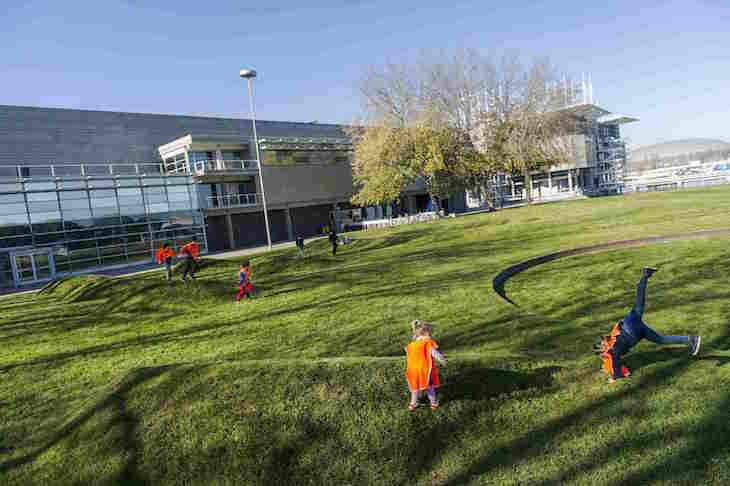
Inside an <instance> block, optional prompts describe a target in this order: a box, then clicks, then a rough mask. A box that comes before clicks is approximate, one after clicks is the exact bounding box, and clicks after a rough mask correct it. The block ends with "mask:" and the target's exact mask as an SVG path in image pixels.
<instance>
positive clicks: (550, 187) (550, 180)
mask: <svg viewBox="0 0 730 486" xmlns="http://www.w3.org/2000/svg"><path fill="white" fill-rule="evenodd" d="M548 190H549V191H550V192H553V177H552V172H551V171H549V170H548Z"/></svg>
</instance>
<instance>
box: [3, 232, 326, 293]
mask: <svg viewBox="0 0 730 486" xmlns="http://www.w3.org/2000/svg"><path fill="white" fill-rule="evenodd" d="M321 238H327V237H326V236H317V237H315V238H309V239H307V240H304V245H305V247H306V245H307V243H309V242H312V241H315V240H319V239H321ZM295 245H296V242H294V241H286V242H283V243H276V244H274V245H272V246H271V249H272V250H280V249H283V248H290V247H291V248H293V247H294V246H295ZM267 251H268V247H267V246H266V245H263V246H256V247H252V248H242V249H240V250H230V251H225V252H221V253H211V254H205V255H203V258H211V259H214V260H225V259H227V258H240V257H242V256H246V255H256V254H259V253H266V252H267ZM163 270H164V267H162V266H160V265H157V264H156V263H152V262H149V263H143V264H140V265H134V266H131V267H122V268H112V269H106V270H98V271H93V272H88V273H85V275H104V276H107V277H112V278H123V277H131V276H135V275H141V274H144V273H149V272H162V271H163ZM82 275H84V274H82ZM48 283H49V282H43V283H39V284H34V285H28V286H25V287H23V288H21V289H3V290H1V291H0V299H2V298H4V297H9V296H11V295H20V294H28V293H33V292H38V291H39V290H41V289H42V288H44V287H45V286H46V285H48Z"/></svg>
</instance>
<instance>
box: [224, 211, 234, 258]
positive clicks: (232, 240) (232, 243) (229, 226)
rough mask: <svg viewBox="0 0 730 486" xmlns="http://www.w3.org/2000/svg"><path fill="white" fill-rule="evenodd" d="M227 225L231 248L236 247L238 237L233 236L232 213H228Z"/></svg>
mask: <svg viewBox="0 0 730 486" xmlns="http://www.w3.org/2000/svg"><path fill="white" fill-rule="evenodd" d="M226 226H228V243H229V244H230V245H231V250H233V249H234V248H235V247H236V239H235V238H234V237H233V218H232V217H231V213H226Z"/></svg>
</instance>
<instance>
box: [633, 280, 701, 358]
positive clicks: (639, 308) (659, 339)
mask: <svg viewBox="0 0 730 486" xmlns="http://www.w3.org/2000/svg"><path fill="white" fill-rule="evenodd" d="M647 283H648V278H647V277H641V280H639V283H638V285H637V286H636V300H635V301H634V306H633V307H632V308H631V312H629V313H628V314H627V315H626V317H625V318H624V324H623V326H621V327H622V331H623V332H624V333H625V334H626V337H627V338H628V341H629V342H630V344H631V345H632V346H633V345H635V344H636V343H638V342H639V341H641V340H642V339H647V340H649V341H651V342H653V343H656V344H687V345H688V344H689V336H662V335H661V334H659V333H658V332H656V331H655V330H654V329H652V328H650V327H649V326H647V325H646V323H645V322H644V321H643V316H644V307H645V306H646V285H647Z"/></svg>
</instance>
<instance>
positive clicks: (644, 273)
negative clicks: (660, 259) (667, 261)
mask: <svg viewBox="0 0 730 486" xmlns="http://www.w3.org/2000/svg"><path fill="white" fill-rule="evenodd" d="M656 271H657V269H656V268H654V267H644V269H643V270H642V271H641V275H642V276H643V277H646V278H649V277H651V276H652V275H654V274H655V273H656Z"/></svg>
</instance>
